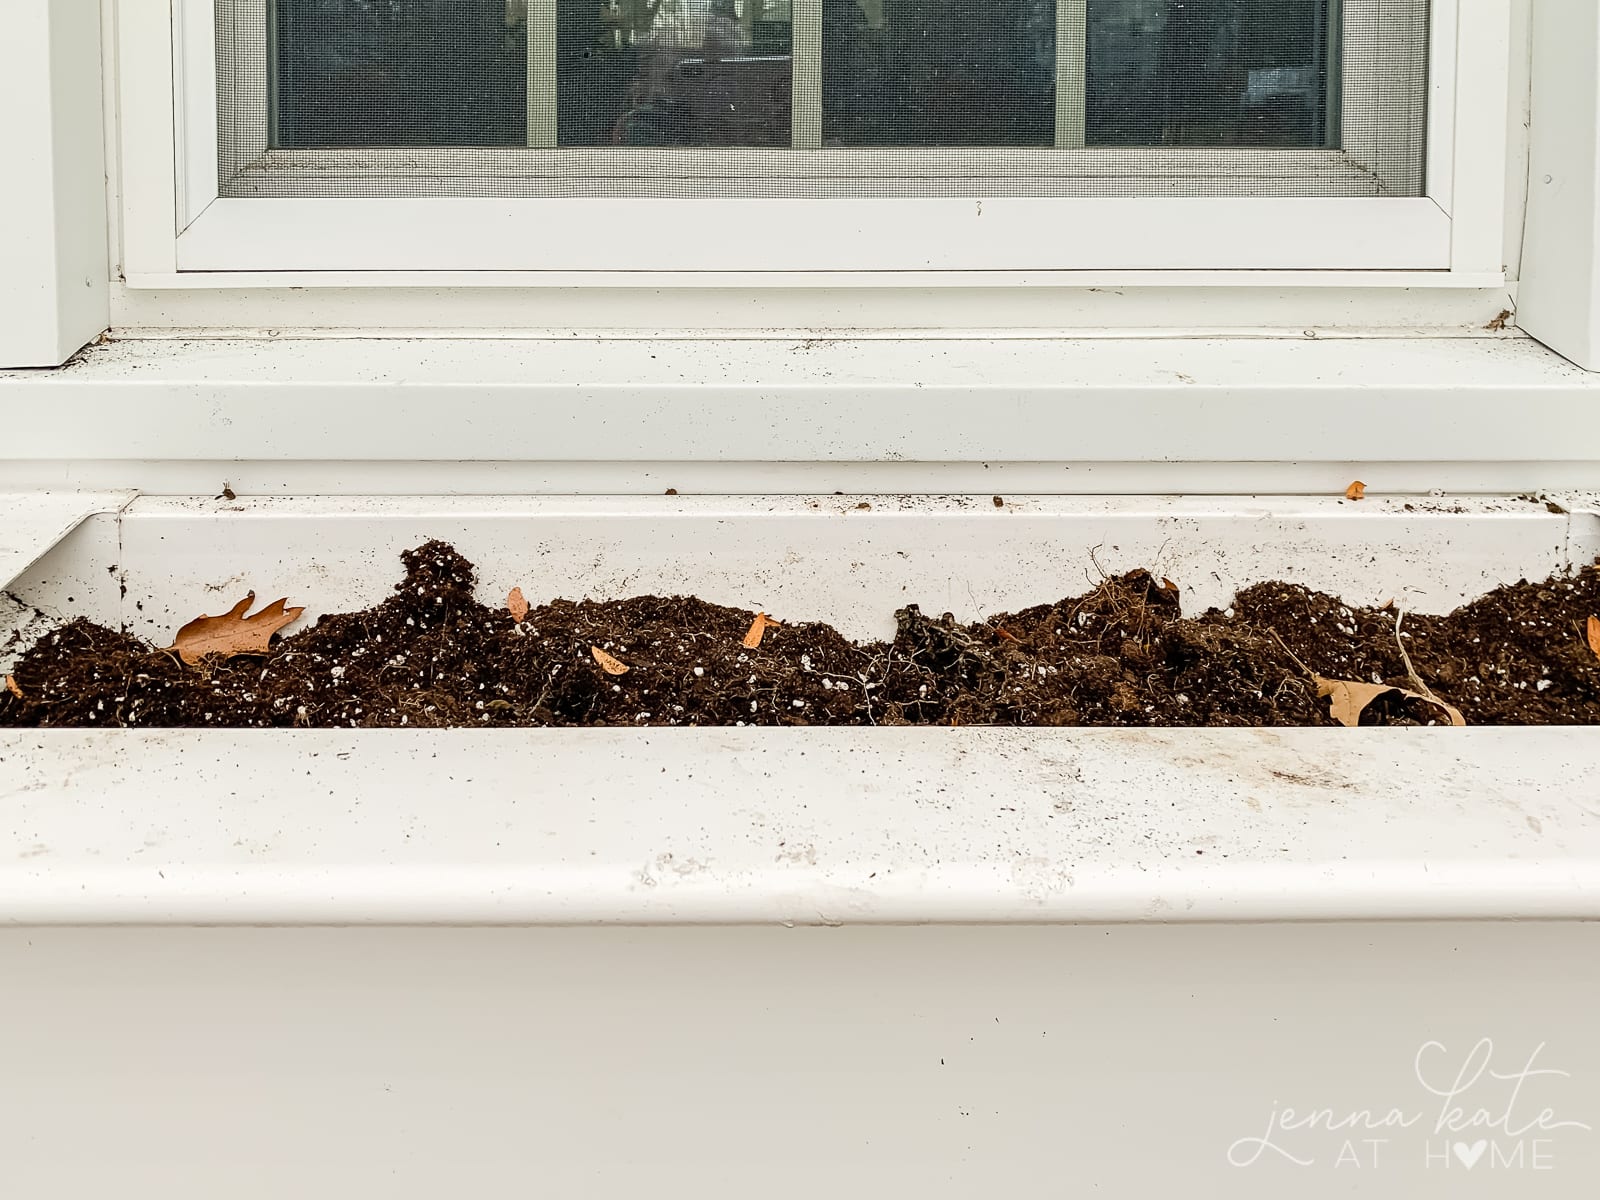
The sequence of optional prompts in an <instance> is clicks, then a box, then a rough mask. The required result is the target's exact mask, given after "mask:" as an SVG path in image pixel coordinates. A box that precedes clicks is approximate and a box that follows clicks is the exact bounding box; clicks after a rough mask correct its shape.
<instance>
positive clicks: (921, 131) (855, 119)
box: [822, 0, 1056, 146]
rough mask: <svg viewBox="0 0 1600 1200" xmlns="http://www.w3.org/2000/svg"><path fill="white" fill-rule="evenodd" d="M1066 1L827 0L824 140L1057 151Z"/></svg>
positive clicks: (839, 143) (824, 12) (838, 143)
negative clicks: (1062, 4) (1059, 32)
mask: <svg viewBox="0 0 1600 1200" xmlns="http://www.w3.org/2000/svg"><path fill="white" fill-rule="evenodd" d="M1055 53H1056V11H1055V3H1054V0H822V140H823V144H824V145H832V146H1049V145H1051V144H1052V143H1053V142H1054V140H1055V73H1056V66H1055Z"/></svg>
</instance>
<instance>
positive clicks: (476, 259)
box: [116, 0, 1513, 288]
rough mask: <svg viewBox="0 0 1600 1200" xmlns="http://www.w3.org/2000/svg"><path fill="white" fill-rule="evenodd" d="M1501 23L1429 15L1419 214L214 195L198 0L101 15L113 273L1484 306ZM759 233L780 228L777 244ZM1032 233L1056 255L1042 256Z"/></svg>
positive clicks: (212, 132)
mask: <svg viewBox="0 0 1600 1200" xmlns="http://www.w3.org/2000/svg"><path fill="white" fill-rule="evenodd" d="M1512 2H1513V0H1435V7H1434V18H1433V21H1432V23H1431V29H1430V42H1431V46H1432V51H1431V62H1430V82H1429V103H1430V112H1429V118H1428V129H1429V149H1428V155H1427V170H1426V179H1427V182H1426V186H1425V195H1423V196H1421V197H1416V198H1403V199H1402V198H1373V199H1368V198H1344V197H1335V198H1264V197H1216V196H1206V197H1166V196H1162V197H1138V198H1108V197H1099V196H1091V197H1069V198H1018V197H983V196H973V197H964V198H959V199H956V198H938V199H827V200H811V199H793V198H785V199H722V198H719V199H694V200H681V199H675V200H666V199H656V198H650V199H634V198H619V199H605V200H594V199H570V198H562V199H544V198H526V199H488V198H461V197H432V198H392V197H384V198H356V197H341V198H325V197H317V198H237V197H224V196H221V195H220V194H219V189H218V187H217V183H216V180H217V150H216V143H217V139H216V121H217V111H218V105H217V88H216V79H215V71H216V61H215V53H214V41H213V38H214V27H213V24H212V3H211V0H168V3H165V4H150V3H141V4H133V3H129V2H128V0H118V20H117V22H116V30H117V61H118V78H117V101H118V109H119V115H120V121H119V128H120V141H121V150H122V155H121V159H122V167H123V175H122V196H121V200H122V212H121V220H122V233H123V252H124V254H123V272H124V276H125V279H126V280H127V282H128V283H129V284H130V285H132V286H135V287H140V286H143V287H193V286H201V287H205V286H241V285H243V284H247V283H250V282H258V283H261V284H264V285H265V284H271V283H290V282H292V283H293V284H294V285H295V286H316V285H318V284H319V283H321V282H327V283H329V284H335V283H336V284H337V285H338V286H349V284H350V282H351V280H352V277H354V278H357V279H364V280H370V281H371V282H373V283H381V284H383V285H385V286H399V285H405V284H408V283H409V284H418V285H428V286H437V285H438V283H439V281H440V280H441V277H442V276H443V275H450V276H452V277H454V276H458V275H459V276H462V277H470V278H479V279H487V278H489V276H490V275H492V277H493V280H494V282H496V283H497V284H500V285H512V284H517V285H524V286H539V285H552V284H555V285H560V286H572V285H582V284H603V285H616V284H618V283H630V282H631V283H640V284H657V285H659V284H676V283H693V284H696V285H702V286H704V285H723V284H739V285H752V284H753V285H757V286H760V285H762V284H765V283H772V284H776V285H783V286H794V285H795V284H797V283H798V284H802V285H804V284H807V283H818V284H822V283H826V284H829V285H834V284H841V283H867V284H879V285H882V284H892V285H903V284H907V283H911V284H915V285H918V286H927V285H947V284H957V285H959V284H975V283H983V284H985V285H1004V284H1024V285H1025V284H1037V283H1050V284H1062V283H1073V282H1082V281H1085V280H1086V279H1087V278H1090V277H1096V278H1099V279H1101V280H1102V281H1103V280H1104V279H1105V278H1107V277H1115V276H1121V275H1123V274H1124V273H1126V274H1127V276H1128V277H1129V279H1130V281H1134V282H1136V281H1138V280H1139V279H1141V278H1148V279H1151V280H1156V279H1170V278H1171V277H1172V276H1174V275H1176V276H1193V275H1196V274H1199V273H1205V274H1206V275H1208V276H1211V275H1214V274H1215V273H1219V272H1221V273H1226V274H1228V275H1229V277H1230V278H1232V279H1236V280H1239V281H1241V282H1244V281H1248V279H1249V278H1250V277H1261V278H1277V279H1281V278H1284V277H1285V273H1290V272H1292V273H1294V275H1295V278H1296V282H1297V283H1305V282H1308V281H1320V282H1328V283H1333V282H1338V283H1339V284H1341V285H1343V286H1350V285H1351V284H1385V283H1387V284H1391V285H1397V286H1410V287H1415V286H1456V287H1479V288H1481V287H1491V286H1497V285H1498V284H1500V283H1501V282H1503V280H1504V278H1505V274H1504V265H1503V264H1504V251H1503V237H1504V225H1503V221H1504V202H1505V197H1504V172H1505V164H1506V154H1507V138H1506V132H1507V131H1506V112H1507V101H1508V92H1507V88H1508V80H1509V54H1508V48H1509V44H1510V27H1511V8H1512ZM1458 78H1465V79H1471V80H1472V81H1473V86H1472V87H1470V88H1466V87H1463V88H1458V87H1457V86H1456V80H1457V79H1458ZM662 205H671V206H673V207H672V210H671V211H672V217H673V220H674V222H675V224H676V225H677V227H678V229H679V230H680V231H681V234H680V236H675V237H674V238H672V239H660V238H658V237H652V236H650V235H648V234H635V235H633V236H624V237H619V236H617V232H616V231H617V230H618V229H622V230H634V229H639V228H642V226H641V224H640V223H641V221H644V220H646V219H659V215H660V212H661V211H662V210H661V208H660V206H662ZM774 220H777V221H778V222H779V223H780V224H782V225H783V227H785V228H787V229H789V230H791V236H788V237H786V238H784V239H783V240H782V243H781V244H771V243H772V242H773V239H772V238H771V237H770V229H771V227H772V225H773V223H774ZM1040 228H1052V229H1055V230H1057V231H1058V236H1056V237H1054V238H1052V239H1050V241H1049V242H1047V243H1041V241H1040V239H1039V238H1038V237H1037V234H1036V233H1035V232H1034V231H1036V230H1038V229H1040ZM550 230H556V231H557V232H556V234H555V235H554V236H552V235H551V233H550V232H548V231H550ZM419 231H421V232H422V233H423V234H424V235H425V236H419ZM1308 275H1310V276H1312V277H1313V278H1312V279H1311V280H1308Z"/></svg>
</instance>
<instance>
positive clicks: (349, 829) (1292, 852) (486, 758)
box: [0, 729, 1600, 924]
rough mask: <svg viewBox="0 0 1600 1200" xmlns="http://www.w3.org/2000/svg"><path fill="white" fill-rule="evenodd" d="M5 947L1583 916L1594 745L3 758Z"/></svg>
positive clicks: (443, 747)
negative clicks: (73, 930) (651, 928)
mask: <svg viewBox="0 0 1600 1200" xmlns="http://www.w3.org/2000/svg"><path fill="white" fill-rule="evenodd" d="M0 764H3V766H4V769H3V770H0V781H3V782H0V801H3V802H4V805H5V809H6V812H7V825H8V828H9V829H10V830H11V831H12V832H11V839H12V841H13V843H14V844H15V845H16V846H17V847H18V848H19V853H18V854H17V855H15V856H13V857H11V858H9V859H7V860H5V861H4V862H0V921H4V922H5V923H9V924H56V923H87V924H101V923H110V924H359V923H384V924H605V923H635V924H657V923H666V924H700V923H725V924H745V923H757V924H762V923H784V924H789V923H793V924H844V923H851V924H860V923H866V924H882V923H921V922H1085V921H1161V922H1168V921H1219V920H1226V921H1261V920H1333V919H1362V920H1366V919H1419V918H1426V919H1435V918H1438V919H1468V918H1475V919H1481V918H1492V919H1532V918H1572V919H1595V918H1600V802H1597V797H1596V795H1595V793H1594V790H1593V789H1592V788H1588V787H1585V786H1583V785H1582V784H1581V783H1580V782H1578V781H1582V780H1585V779H1593V778H1595V777H1596V773H1597V771H1600V730H1593V729H1499V730H1496V729H1472V730H1464V731H1451V730H1441V729H1425V730H1418V729H1394V730H1362V731H1350V730H1311V729H1299V730H1199V729H1185V730H1042V729H1031V730H998V729H983V730H980V729H963V730H909V729H908V730H878V731H864V730H858V729H851V730H838V729H833V730H829V729H809V730H798V729H788V730H752V729H743V730H741V729H717V730H670V731H663V730H637V731H636V730H611V729H595V730H516V731H473V730H453V731H422V730H397V731H370V730H369V731H339V730H317V731H283V730H275V731H256V732H224V731H195V730H165V731H97V732H62V731H36V730H8V731H4V732H0Z"/></svg>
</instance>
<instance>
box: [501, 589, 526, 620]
mask: <svg viewBox="0 0 1600 1200" xmlns="http://www.w3.org/2000/svg"><path fill="white" fill-rule="evenodd" d="M506 609H507V611H508V612H510V613H511V619H512V620H513V621H517V622H520V621H521V620H522V618H523V617H525V616H527V615H528V602H527V601H526V600H524V599H523V598H522V589H521V588H519V587H514V588H512V589H511V594H510V595H509V596H507V597H506Z"/></svg>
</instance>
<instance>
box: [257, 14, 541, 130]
mask: <svg viewBox="0 0 1600 1200" xmlns="http://www.w3.org/2000/svg"><path fill="white" fill-rule="evenodd" d="M520 10H521V4H520V3H512V4H507V2H506V0H275V3H273V5H272V6H271V14H272V38H271V40H272V43H273V46H274V53H273V56H272V104H271V109H272V114H273V119H272V124H271V144H272V145H274V146H278V147H293V148H313V147H318V146H520V145H523V144H525V142H526V122H527V117H526V113H527V100H526V96H527V90H526V88H527V84H526V79H527V58H528V48H527V41H526V36H525V30H524V26H523V22H522V19H521V13H520Z"/></svg>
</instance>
